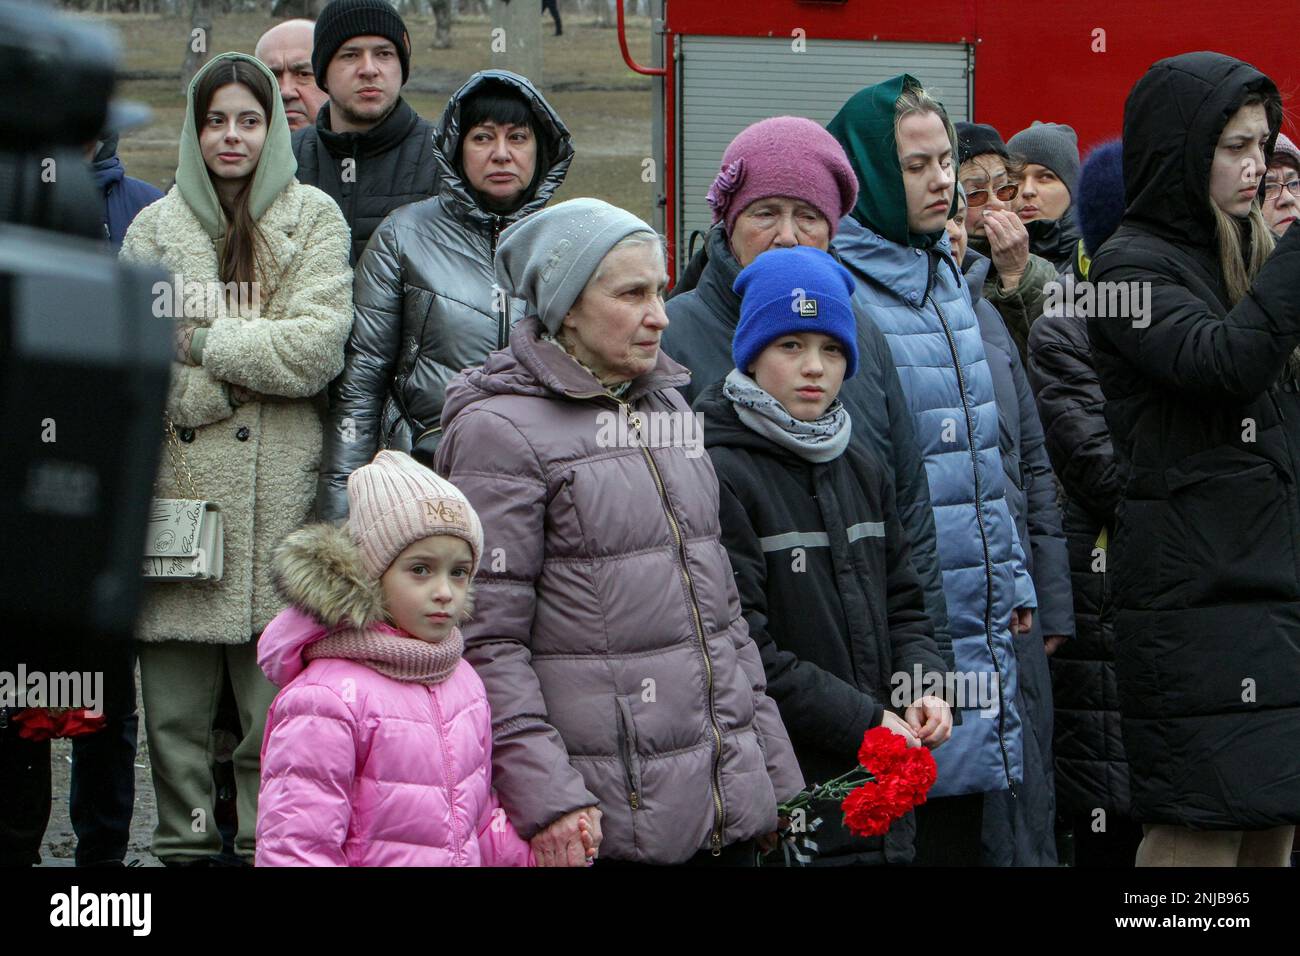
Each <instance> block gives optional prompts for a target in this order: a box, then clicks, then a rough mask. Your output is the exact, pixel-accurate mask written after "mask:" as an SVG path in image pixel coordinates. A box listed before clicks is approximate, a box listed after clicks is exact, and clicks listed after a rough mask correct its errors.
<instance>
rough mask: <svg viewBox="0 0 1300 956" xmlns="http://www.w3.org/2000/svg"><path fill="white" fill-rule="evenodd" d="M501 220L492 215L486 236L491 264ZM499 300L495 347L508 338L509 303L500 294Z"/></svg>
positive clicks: (493, 260)
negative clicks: (490, 232) (488, 233)
mask: <svg viewBox="0 0 1300 956" xmlns="http://www.w3.org/2000/svg"><path fill="white" fill-rule="evenodd" d="M503 221H504V220H502V218H501V217H500V216H493V217H492V234H491V235H490V236H489V238H488V262H490V263H492V264H493V265H495V264H496V261H497V240H498V239H499V238H501V223H502V222H503ZM501 300H502V301H501V308H499V309H497V349H503V348H505V347H506V342H507V341H508V340H509V338H510V335H509V327H510V318H509V317H510V303H509V302H508V301H506V300H505V296H501Z"/></svg>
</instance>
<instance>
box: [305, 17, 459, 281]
mask: <svg viewBox="0 0 1300 956" xmlns="http://www.w3.org/2000/svg"><path fill="white" fill-rule="evenodd" d="M311 65H312V70H313V71H314V72H315V74H316V85H317V86H319V87H320V88H321V89H322V90H324V91H325V92H326V93H328V94H329V102H328V103H326V104H325V105H324V106H323V107H321V110H320V113H319V114H317V117H316V125H315V126H310V127H307V128H306V129H302V130H299V131H298V132H297V133H295V134H294V136H293V153H294V156H295V157H297V159H298V180H299V182H303V183H306V184H308V185H310V186H316V187H317V188H319V189H322V190H324V191H325V192H327V193H329V194H330V196H332V197H333V198H334V201H335V202H337V203H338V204H339V208H340V209H342V210H343V217H344V218H345V219H346V220H347V222H348V226H349V227H350V228H351V229H352V263H353V264H354V265H355V264H356V261H357V259H358V258H360V256H361V253H362V252H363V251H364V250H365V248H366V243H367V242H368V241H369V239H370V234H371V233H373V232H374V231H375V228H376V227H377V226H378V225H379V224H380V223H381V222H382V221H383V219H384V217H385V216H387V215H388V214H389V213H390V212H392V211H393V210H394V209H396V208H397V207H398V206H404V205H406V204H407V203H409V202H415V201H417V200H420V199H426V198H428V197H429V196H431V195H433V192H434V179H435V164H434V162H433V124H432V123H429V122H428V121H427V120H423V119H421V118H420V117H419V116H418V115H417V114H416V112H415V110H413V109H411V107H410V105H409V104H408V103H407V102H406V101H405V100H404V99H402V95H401V91H402V87H403V86H404V85H405V83H406V80H407V78H408V77H409V75H410V72H411V38H410V35H409V34H408V33H407V30H406V24H405V23H404V22H402V18H401V17H400V16H399V15H398V13H397V10H396V9H395V8H394V7H393V5H392V4H391V3H389V2H388V0H333V2H331V3H330V4H329V5H328V6H326V7H325V9H324V10H322V11H321V14H320V17H319V18H318V19H317V20H316V32H315V36H314V42H313V44H312V52H311Z"/></svg>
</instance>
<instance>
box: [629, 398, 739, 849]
mask: <svg viewBox="0 0 1300 956" xmlns="http://www.w3.org/2000/svg"><path fill="white" fill-rule="evenodd" d="M611 397H612V396H611ZM614 401H615V402H618V404H619V405H620V406H621V407H622V408H623V410H624V412H625V413H626V414H627V422H628V426H629V427H631V428H633V429H635V430H636V435H637V439H638V446H639V447H640V449H641V454H642V455H644V456H645V460H646V464H647V465H649V467H650V474H651V476H652V477H653V478H654V481H655V488H656V489H657V490H658V492H659V501H660V502H661V503H662V504H663V508H664V514H665V515H667V516H668V526H669V527H670V528H671V529H672V532H673V541H675V542H676V544H677V555H678V558H679V560H680V562H681V567H682V578H683V579H684V580H685V582H686V589H687V592H688V593H689V594H690V596H691V616H692V619H693V620H694V623H695V636H696V638H697V639H698V640H699V642H700V651H701V652H702V653H703V655H704V673H705V677H706V680H707V689H708V694H709V727H710V728H711V729H712V731H713V742H714V745H715V747H716V749H715V750H714V752H713V773H712V776H711V779H710V781H709V783H710V785H711V786H712V790H713V833H712V834H711V836H710V837H709V849H710V851H711V853H712V854H713V856H721V855H722V832H723V829H724V826H725V823H726V820H725V814H724V811H723V807H722V781H721V777H720V771H721V764H722V730H721V728H720V727H719V726H718V711H717V707H716V705H715V703H714V699H713V660H712V658H711V657H710V656H709V645H708V642H707V641H705V639H704V621H703V618H702V617H701V615H700V602H699V598H698V597H696V595H695V582H694V581H693V580H692V579H691V571H690V566H689V565H688V563H687V556H686V542H685V540H684V539H683V538H682V530H681V526H680V525H678V523H677V516H676V515H675V514H673V506H672V503H671V502H669V500H668V492H667V491H666V490H665V488H664V481H663V476H662V475H660V474H659V466H658V465H656V464H655V460H654V456H653V455H651V454H650V449H649V448H647V447H646V446H645V445H641V444H639V439H640V438H641V418H640V416H638V415H636V414H635V413H634V412H633V411H632V406H631V405H629V404H628V403H627V402H624V401H620V400H619V399H617V398H615V399H614Z"/></svg>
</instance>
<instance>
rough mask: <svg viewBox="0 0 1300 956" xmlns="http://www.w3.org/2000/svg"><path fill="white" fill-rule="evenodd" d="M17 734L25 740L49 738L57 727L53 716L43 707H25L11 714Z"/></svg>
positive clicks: (53, 734)
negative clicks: (16, 726)
mask: <svg viewBox="0 0 1300 956" xmlns="http://www.w3.org/2000/svg"><path fill="white" fill-rule="evenodd" d="M13 721H14V723H16V724H18V736H19V737H24V738H26V739H27V740H49V739H50V738H51V737H53V736H55V731H56V730H57V729H58V727H57V725H56V724H55V721H54V718H53V716H51V714H50V712H49V710H47V709H46V708H44V707H27V708H24V709H23V710H20V711H18V712H17V713H16V714H14V715H13Z"/></svg>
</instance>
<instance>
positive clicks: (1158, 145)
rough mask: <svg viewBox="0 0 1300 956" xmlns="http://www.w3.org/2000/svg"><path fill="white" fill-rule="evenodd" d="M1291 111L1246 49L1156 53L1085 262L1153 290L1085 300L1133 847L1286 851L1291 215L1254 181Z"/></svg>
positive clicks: (1162, 856) (1298, 251)
mask: <svg viewBox="0 0 1300 956" xmlns="http://www.w3.org/2000/svg"><path fill="white" fill-rule="evenodd" d="M1281 123H1282V101H1281V97H1280V96H1279V94H1278V90H1277V87H1276V86H1275V85H1274V83H1273V81H1272V80H1270V79H1269V78H1268V77H1267V76H1265V75H1264V74H1262V73H1260V72H1259V71H1258V70H1256V69H1255V68H1254V67H1252V66H1250V65H1249V64H1247V63H1243V62H1241V61H1240V60H1236V59H1233V58H1232V57H1229V56H1224V55H1222V54H1219V53H1208V52H1203V53H1187V54H1183V55H1182V56H1176V57H1171V58H1169V59H1166V60H1161V61H1160V62H1158V63H1156V64H1155V65H1154V66H1152V67H1151V68H1150V69H1149V70H1148V71H1147V73H1146V75H1145V76H1143V77H1142V79H1140V80H1139V81H1138V82H1137V84H1136V85H1135V86H1134V87H1133V91H1132V92H1131V93H1130V94H1129V97H1128V101H1127V103H1126V104H1125V107H1124V137H1123V142H1124V191H1125V199H1126V201H1127V205H1126V210H1125V213H1124V219H1123V220H1122V222H1121V223H1120V226H1119V228H1118V229H1116V231H1115V233H1114V235H1112V236H1111V237H1110V238H1109V239H1108V240H1107V241H1106V242H1105V244H1104V245H1103V246H1102V247H1101V250H1100V251H1099V252H1098V253H1097V255H1096V257H1095V258H1094V259H1093V262H1092V267H1091V269H1090V273H1089V278H1090V279H1091V281H1093V282H1094V283H1098V284H1100V285H1101V286H1102V287H1105V284H1108V283H1123V284H1124V285H1125V287H1126V288H1130V289H1132V290H1133V292H1134V293H1136V294H1137V301H1138V303H1139V304H1140V307H1139V308H1136V309H1132V310H1130V312H1129V314H1128V315H1124V316H1111V317H1105V318H1103V317H1097V316H1094V317H1092V318H1090V319H1089V321H1088V335H1089V339H1090V341H1091V345H1092V351H1093V356H1094V358H1095V361H1096V365H1097V373H1098V376H1099V377H1100V380H1101V388H1102V392H1103V393H1104V394H1105V396H1106V421H1107V423H1108V424H1109V425H1110V431H1111V437H1112V440H1113V442H1114V449H1115V457H1116V469H1117V472H1118V475H1117V477H1118V485H1119V501H1118V506H1117V508H1116V513H1115V528H1114V537H1113V539H1112V541H1111V546H1110V549H1109V555H1108V562H1107V564H1108V568H1107V569H1108V570H1109V572H1110V574H1111V577H1112V578H1113V581H1112V584H1113V588H1114V590H1113V598H1114V607H1115V669H1116V674H1117V677H1118V681H1119V704H1120V712H1121V713H1122V715H1123V728H1124V747H1125V750H1126V751H1127V753H1128V758H1129V772H1130V777H1131V781H1132V784H1131V785H1132V794H1131V795H1132V811H1133V816H1134V817H1135V818H1136V819H1137V820H1139V821H1140V822H1141V823H1142V824H1143V829H1144V831H1145V836H1144V837H1143V840H1142V843H1141V846H1140V847H1139V848H1138V852H1137V864H1138V865H1139V866H1173V865H1178V866H1286V865H1287V862H1288V858H1289V856H1290V852H1291V841H1292V836H1293V834H1294V831H1295V824H1296V823H1298V822H1300V748H1297V747H1296V740H1297V738H1300V564H1297V560H1298V558H1300V550H1298V549H1300V545H1298V544H1297V536H1298V535H1300V507H1298V506H1297V499H1296V491H1295V482H1296V476H1297V475H1300V379H1297V371H1298V370H1300V363H1297V359H1296V356H1297V354H1300V353H1297V351H1296V347H1297V346H1298V345H1300V283H1297V282H1296V276H1297V275H1300V232H1297V231H1296V230H1289V231H1288V233H1287V234H1286V235H1285V236H1283V237H1282V239H1281V240H1279V241H1277V243H1276V248H1274V245H1275V243H1274V240H1273V236H1272V234H1271V233H1270V232H1269V230H1268V226H1267V225H1266V223H1265V220H1264V217H1263V215H1262V213H1261V211H1260V206H1259V201H1258V196H1259V190H1260V183H1261V182H1262V181H1263V179H1264V175H1265V170H1266V167H1267V162H1268V157H1269V155H1270V154H1271V153H1272V151H1273V148H1274V142H1275V141H1276V139H1277V136H1278V130H1279V128H1280V127H1281ZM1144 290H1145V291H1144ZM1132 298H1133V296H1132V294H1130V300H1132Z"/></svg>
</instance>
